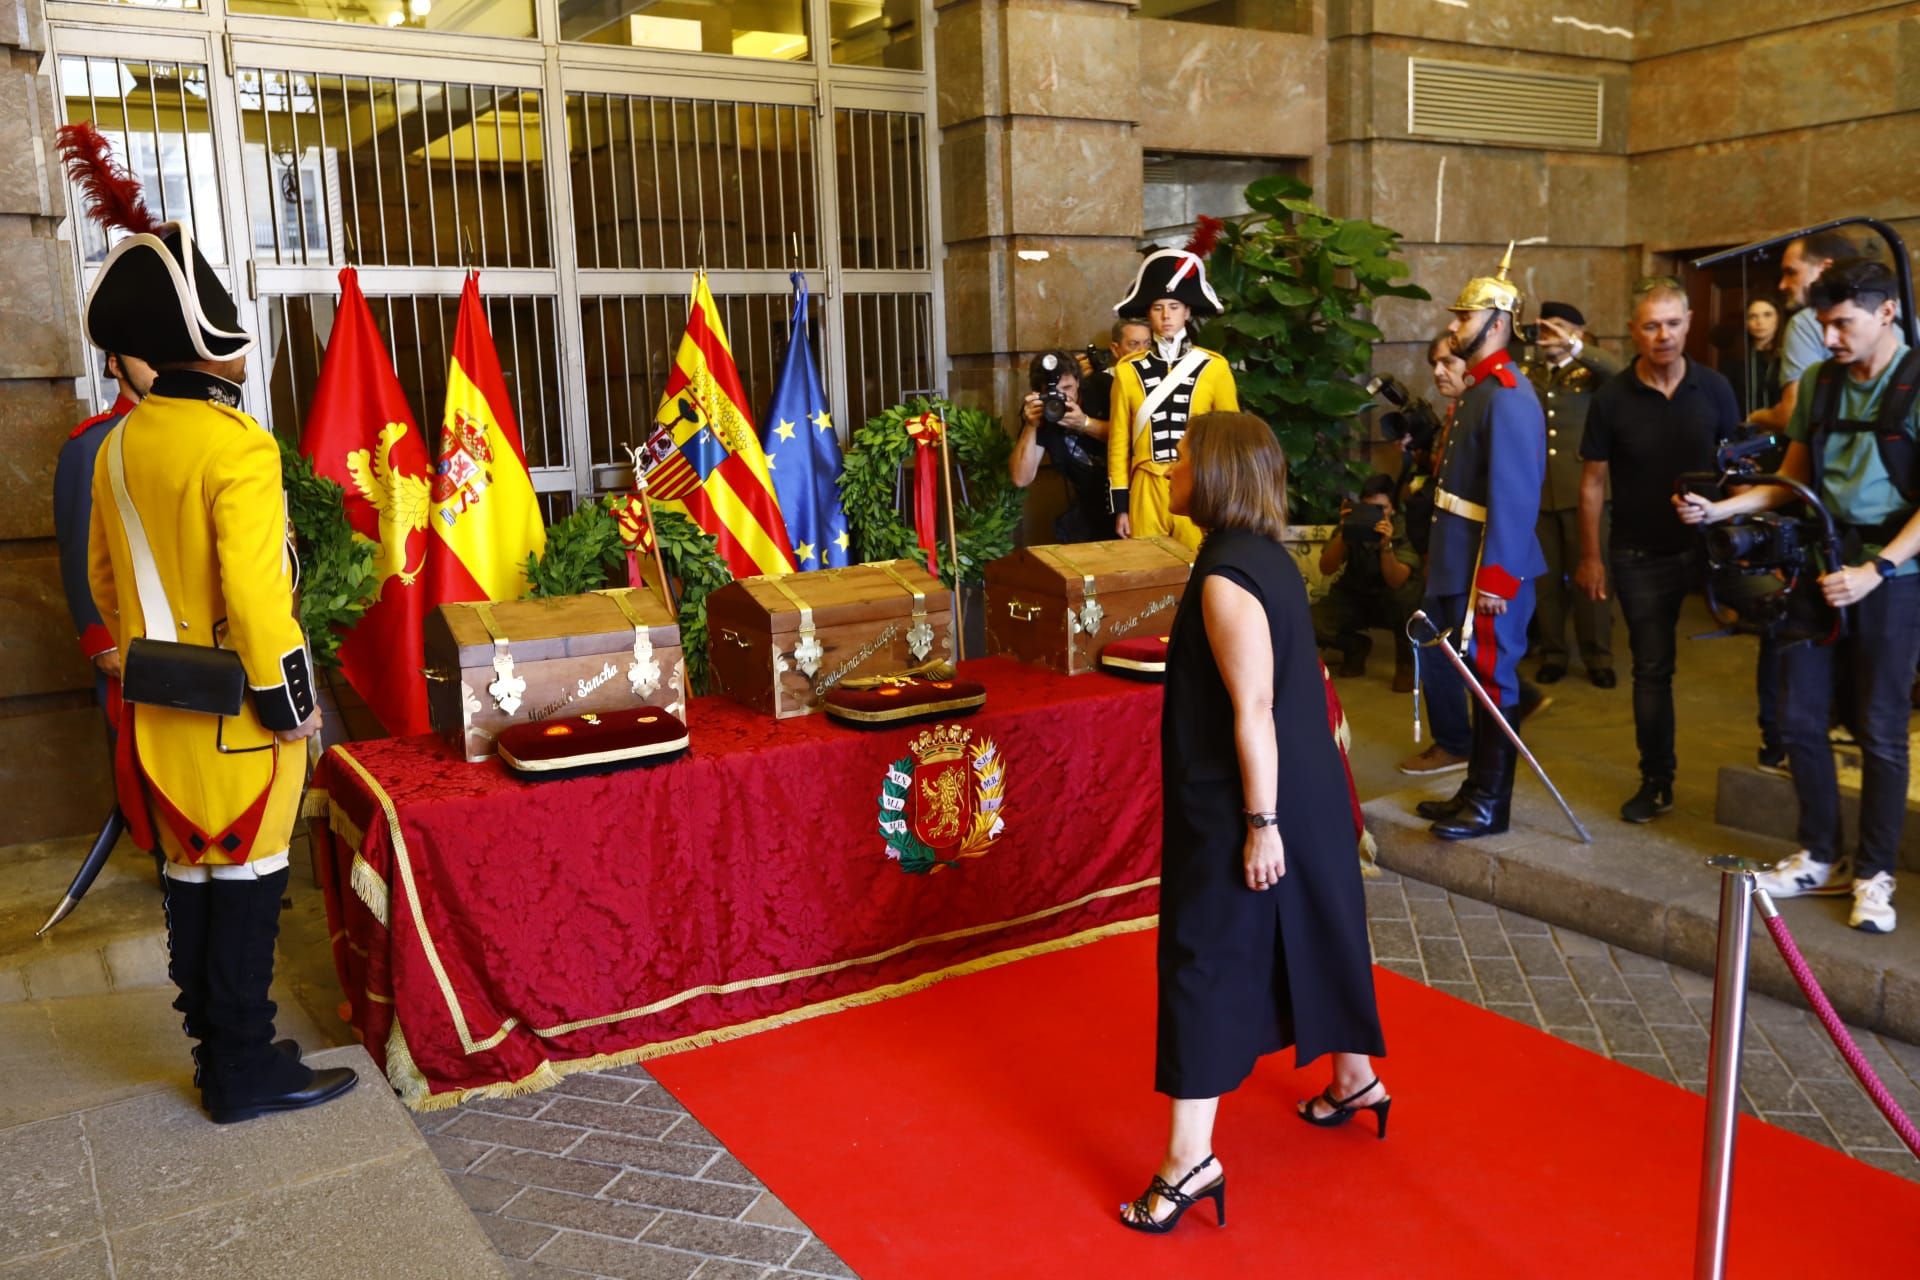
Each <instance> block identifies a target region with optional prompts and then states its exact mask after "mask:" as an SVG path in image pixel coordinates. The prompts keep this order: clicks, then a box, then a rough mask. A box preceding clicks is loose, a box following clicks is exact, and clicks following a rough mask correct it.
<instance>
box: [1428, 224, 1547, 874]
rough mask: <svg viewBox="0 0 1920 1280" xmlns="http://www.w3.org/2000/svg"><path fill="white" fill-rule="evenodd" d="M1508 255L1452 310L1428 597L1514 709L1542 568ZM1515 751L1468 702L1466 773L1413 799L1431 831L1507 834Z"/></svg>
mask: <svg viewBox="0 0 1920 1280" xmlns="http://www.w3.org/2000/svg"><path fill="white" fill-rule="evenodd" d="M1512 263H1513V246H1512V245H1511V244H1509V245H1508V246H1507V254H1506V257H1505V258H1503V259H1501V262H1500V271H1499V274H1497V275H1495V276H1480V277H1477V278H1475V279H1473V280H1470V281H1468V282H1467V286H1466V288H1464V289H1462V290H1461V291H1460V296H1459V298H1457V299H1456V300H1455V301H1454V304H1453V306H1452V307H1451V308H1449V310H1451V311H1452V312H1453V323H1452V324H1450V325H1449V326H1448V327H1447V332H1448V333H1450V334H1452V335H1453V347H1454V350H1455V351H1457V352H1458V353H1459V355H1460V358H1461V359H1462V360H1463V361H1464V362H1465V363H1466V366H1467V393H1466V395H1464V396H1463V397H1461V400H1460V406H1459V409H1458V410H1457V411H1456V413H1455V414H1454V424H1453V430H1452V431H1451V432H1450V433H1449V435H1448V437H1447V444H1446V451H1445V453H1444V454H1443V455H1442V457H1441V459H1440V462H1439V465H1438V467H1437V469H1436V479H1437V481H1438V485H1437V489H1438V491H1437V493H1436V494H1435V495H1434V514H1433V533H1432V538H1431V541H1430V543H1429V545H1428V560H1427V595H1426V601H1425V605H1424V607H1425V609H1426V612H1427V616H1428V617H1429V618H1431V619H1433V621H1434V624H1435V625H1436V626H1437V627H1439V628H1441V630H1442V632H1443V633H1444V634H1445V635H1446V636H1447V643H1452V644H1458V645H1460V646H1462V649H1461V651H1462V653H1463V656H1464V657H1465V658H1466V660H1467V664H1468V665H1469V666H1470V667H1471V668H1472V669H1473V672H1474V675H1475V676H1476V677H1477V678H1478V679H1479V681H1480V683H1481V684H1482V685H1483V686H1485V688H1486V690H1487V692H1488V693H1489V694H1491V695H1492V696H1493V698H1494V700H1495V701H1496V702H1498V703H1499V704H1500V707H1501V708H1502V710H1503V711H1512V710H1515V709H1517V708H1518V707H1519V705H1520V674H1519V670H1518V665H1519V661H1520V657H1521V655H1522V654H1524V653H1525V652H1526V649H1527V622H1528V620H1529V619H1530V618H1531V617H1532V615H1533V591H1534V579H1536V578H1538V577H1539V576H1540V575H1541V574H1543V573H1545V572H1546V570H1547V561H1546V557H1545V556H1544V555H1542V554H1541V551H1540V539H1539V535H1538V532H1537V530H1536V527H1535V525H1536V521H1537V519H1538V517H1539V514H1540V486H1541V482H1542V479H1543V478H1544V476H1545V473H1546V465H1547V420H1546V415H1545V414H1544V413H1543V412H1542V411H1541V408H1540V400H1539V397H1537V396H1536V395H1535V394H1534V392H1533V388H1532V387H1531V386H1530V385H1529V384H1528V383H1527V380H1526V379H1525V378H1524V377H1522V376H1521V374H1520V372H1519V370H1518V369H1516V368H1515V367H1514V364H1513V361H1512V358H1511V357H1510V356H1509V355H1508V354H1507V346H1508V344H1509V342H1511V341H1512V339H1513V331H1514V326H1515V325H1516V324H1518V323H1519V319H1520V308H1521V297H1520V289H1519V287H1518V286H1517V285H1515V284H1514V283H1513V282H1512V281H1510V280H1508V279H1507V271H1508V269H1509V267H1510V266H1511V265H1512ZM1440 661H1443V662H1444V661H1445V659H1444V658H1441V659H1440ZM1508 718H1509V719H1512V718H1513V717H1512V716H1511V715H1509V717H1508ZM1518 758H1519V752H1518V751H1517V750H1516V749H1515V748H1514V745H1513V743H1512V742H1511V741H1510V740H1509V739H1508V737H1507V735H1506V733H1505V731H1504V730H1503V729H1502V728H1501V726H1500V725H1499V724H1498V723H1496V722H1495V721H1494V720H1493V719H1492V717H1490V716H1489V715H1488V714H1487V713H1486V709H1485V708H1484V707H1482V706H1480V705H1478V703H1476V704H1475V706H1474V708H1473V748H1472V754H1471V757H1470V760H1469V763H1468V765H1467V778H1466V781H1465V782H1464V783H1462V784H1461V787H1460V790H1459V791H1458V792H1457V793H1456V794H1455V795H1454V796H1453V797H1452V798H1451V799H1449V800H1430V801H1426V802H1423V803H1422V804H1421V806H1420V814H1421V816H1422V817H1426V818H1431V819H1433V826H1432V828H1431V829H1432V831H1433V833H1434V834H1435V835H1437V836H1439V837H1440V838H1442V839H1444V840H1464V839H1470V838H1472V837H1474V836H1485V835H1493V834H1496V833H1498V832H1501V831H1505V830H1506V829H1507V813H1508V808H1509V806H1510V803H1511V800H1512V796H1513V774H1514V767H1515V765H1516V763H1517V761H1518Z"/></svg>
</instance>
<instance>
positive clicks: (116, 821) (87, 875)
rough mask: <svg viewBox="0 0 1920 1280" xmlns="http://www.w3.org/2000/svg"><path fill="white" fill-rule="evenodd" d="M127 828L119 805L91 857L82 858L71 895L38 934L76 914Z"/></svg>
mask: <svg viewBox="0 0 1920 1280" xmlns="http://www.w3.org/2000/svg"><path fill="white" fill-rule="evenodd" d="M126 829H127V820H126V818H125V817H123V816H122V815H121V813H120V808H119V806H118V805H116V806H114V810H113V812H112V813H109V814H108V815H107V820H106V822H104V823H103V824H101V827H100V834H99V835H97V836H95V837H94V838H93V848H91V849H89V850H87V856H86V857H85V858H83V859H81V861H80V869H79V870H78V871H76V872H74V873H73V883H72V884H70V885H68V886H67V894H66V896H65V897H64V898H62V899H60V905H59V906H57V907H55V908H54V909H53V914H52V915H50V916H48V917H47V922H46V923H45V924H43V925H41V926H40V927H39V929H37V930H35V931H34V935H33V936H34V937H36V938H39V937H44V936H45V935H46V932H47V930H49V929H51V928H53V926H55V925H57V924H59V923H60V922H61V921H62V920H65V919H66V918H67V917H68V916H70V915H72V914H73V909H74V908H75V907H77V906H79V905H80V899H82V898H84V897H86V896H87V890H88V889H91V888H92V887H93V881H94V877H96V876H98V875H99V874H100V868H102V867H104V866H106V865H107V855H109V854H111V853H112V852H113V846H114V845H116V844H118V843H119V842H120V836H121V833H122V832H124V831H125V830H126Z"/></svg>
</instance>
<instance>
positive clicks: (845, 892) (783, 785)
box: [309, 658, 1160, 1109]
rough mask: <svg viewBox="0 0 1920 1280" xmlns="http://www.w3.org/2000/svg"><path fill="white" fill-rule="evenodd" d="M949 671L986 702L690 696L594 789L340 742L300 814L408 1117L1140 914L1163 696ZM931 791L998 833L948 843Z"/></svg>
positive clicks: (1069, 938)
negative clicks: (949, 706)
mask: <svg viewBox="0 0 1920 1280" xmlns="http://www.w3.org/2000/svg"><path fill="white" fill-rule="evenodd" d="M965 670H966V674H967V675H968V676H969V677H971V678H974V679H978V680H980V681H982V682H983V683H984V684H985V685H986V686H987V688H988V690H989V700H988V704H987V706H986V707H984V708H982V709H981V710H980V711H979V712H977V713H975V714H973V715H971V716H967V717H964V718H961V719H940V720H936V721H929V722H922V723H919V724H913V725H905V726H901V727H898V728H888V729H879V730H873V729H865V730H863V729H853V728H848V727H846V726H843V725H840V724H836V723H834V722H832V721H830V720H828V719H827V717H825V716H824V715H815V716H807V717H803V718H799V719H793V720H785V721H774V720H771V719H768V718H766V717H764V716H762V715H759V714H757V713H755V712H751V711H749V710H747V709H746V708H744V707H741V706H739V705H737V704H734V703H732V702H728V701H725V700H723V699H719V698H696V699H694V700H693V702H692V706H691V708H690V714H689V724H690V726H691V729H692V736H693V750H692V752H691V754H689V755H687V756H685V757H683V758H681V759H679V760H676V761H674V762H672V763H669V764H665V765H660V766H657V767H654V768H639V769H632V770H627V771H625V772H620V773H614V774H608V775H603V776H598V777H585V778H576V779H569V780H562V781H550V782H538V783H530V782H523V781H521V780H520V779H518V778H516V777H514V776H513V775H512V774H510V773H509V772H508V771H507V770H506V768H505V767H504V766H502V765H501V764H500V763H499V762H498V761H491V760H490V761H487V762H485V763H482V764H467V763H465V762H463V761H462V760H461V759H459V757H458V756H457V755H456V754H454V753H453V752H452V751H451V750H450V749H449V748H447V747H446V746H444V745H443V744H442V743H441V742H440V741H439V740H438V739H437V738H433V737H416V738H398V739H387V740H382V741H376V742H361V743H353V744H350V745H348V746H341V747H335V748H333V749H332V750H331V751H329V752H327V753H326V755H325V756H323V757H322V759H321V763H320V766H319V769H318V771H317V772H316V774H315V778H314V785H313V792H312V797H311V800H310V805H311V807H310V809H309V813H310V814H312V815H313V816H314V821H313V823H312V829H313V836H314V847H315V854H316V857H315V861H316V864H317V866H318V867H319V873H320V878H321V882H322V888H323V889H324V891H325V894H326V900H327V911H328V918H329V923H330V926H331V932H332V934H333V937H334V939H335V942H334V955H335V961H336V964H337V967H338V969H339V973H340V980H341V984H342V986H343V988H344V989H345V991H346V992H347V995H348V999H349V1001H350V1003H351V1005H352V1019H353V1023H354V1026H355V1029H356V1030H357V1031H358V1032H359V1034H360V1037H361V1039H362V1040H363V1042H364V1043H365V1044H366V1046H367V1048H368V1049H369V1050H371V1051H372V1053H373V1054H374V1056H375V1058H376V1059H378V1058H380V1057H381V1056H382V1055H384V1056H385V1060H386V1069H387V1075H388V1078H389V1079H390V1080H392V1081H393V1083H394V1085H395V1087H396V1088H397V1089H399V1091H400V1093H401V1096H402V1097H403V1098H404V1099H405V1100H406V1101H407V1102H408V1104H409V1105H411V1106H414V1107H416V1108H421V1109H427V1108H433V1107H439V1106H450V1105H452V1104H453V1103H455V1102H458V1101H459V1100H460V1099H462V1098H463V1097H467V1096H471V1095H475V1094H504V1093H513V1092H522V1091H525V1090H530V1089H537V1088H543V1087H546V1086H548V1085H551V1084H553V1083H554V1082H556V1081H557V1080H558V1079H559V1077H560V1076H561V1075H562V1074H565V1073H567V1072H569V1071H580V1070H587V1069H591V1068H596V1067H604V1066H609V1065H615V1064H618V1063H624V1062H633V1061H638V1060H640V1059H643V1058H648V1057H653V1056H657V1055H660V1054H664V1053H671V1052H674V1051H676V1050H679V1049H685V1048H690V1047H693V1046H696V1045H700V1044H706V1043H709V1042H711V1041H713V1040H716V1039H721V1038H724V1037H727V1036H732V1035H743V1034H747V1033H750V1032H752V1031H756V1030H761V1029H764V1028H766V1027H769V1026H775V1025H778V1024H780V1023H782V1022H789V1021H793V1020H795V1019H799V1018H806V1017H813V1016H817V1015H819V1014H823V1013H829V1012H832V1011H834V1010H836V1009H841V1008H846V1007H848V1006H850V1005H855V1004H861V1003H866V1002H869V1001H873V1000H881V999H885V998H887V997H889V996H893V995H899V994H903V993H905V992H907V991H911V990H914V989H916V988H918V987H922V986H925V985H927V984H929V983H931V982H937V981H939V980H940V979H941V978H943V977H948V976H951V975H954V974H957V973H962V972H968V971H971V970H975V969H980V968H985V967H988V966H990V965H994V964H1000V963H1005V962H1006V961H1008V960H1012V959H1017V958H1019V957H1021V956H1024V955H1031V954H1035V953H1038V952H1043V951H1049V950H1055V949H1058V948H1061V947H1068V946H1074V945H1077V944H1079V943H1082V942H1087V941H1091V940H1093V939H1095V938H1099V937H1104V936H1107V935H1109V934H1113V933H1120V932H1125V931H1128V930H1131V929H1138V928H1145V927H1147V926H1149V925H1150V924H1151V923H1152V921H1153V913H1154V912H1155V911H1156V910H1157V909H1158V902H1159V893H1158V880H1157V878H1156V876H1157V872H1158V866H1159V847H1160V829H1159V819H1160V744H1159V724H1160V715H1159V710H1160V708H1159V701H1160V690H1159V689H1158V688H1156V687H1153V686H1149V685H1140V684H1133V683H1128V682H1125V681H1121V680H1117V679H1114V678H1112V677H1109V676H1105V675H1085V676H1078V677H1074V678H1072V679H1068V678H1066V677H1063V676H1058V675H1054V674H1052V673H1051V672H1047V671H1043V670H1041V669H1039V668H1035V667H1027V666H1022V665H1019V664H1017V663H1014V662H1011V661H1008V660H1005V659H998V658H993V659H986V660H983V661H979V662H970V663H968V664H966V668H965ZM961 731H964V732H961ZM916 748H917V749H918V750H917V751H916ZM956 759H957V761H958V763H957V764H956V763H955V760H956ZM916 762H917V763H916ZM916 784H924V786H923V787H922V788H921V791H922V794H923V796H924V797H926V798H927V799H926V800H925V803H924V804H923V800H922V796H916V795H915V787H916ZM941 792H943V793H944V795H945V798H946V800H947V801H949V802H951V801H953V800H954V798H955V797H956V796H957V797H959V799H958V803H959V805H960V811H959V816H960V818H961V819H963V822H962V828H963V830H964V831H969V832H974V833H977V834H978V835H979V836H982V837H984V835H985V833H986V832H988V831H990V830H992V829H993V823H992V822H991V821H986V822H981V821H977V819H980V818H981V817H982V816H983V815H986V816H989V817H997V818H998V819H999V820H1000V825H999V827H998V833H997V835H995V836H994V838H992V839H991V840H990V841H984V842H983V840H982V839H979V838H976V839H973V840H972V841H971V842H970V843H968V842H963V843H961V844H951V843H943V841H942V840H941V839H940V838H939V832H938V831H937V830H936V828H937V826H938V812H937V810H936V809H935V808H934V807H932V806H933V805H934V803H935V801H934V799H933V797H936V794H937V793H941ZM889 798H891V807H890V805H889ZM951 816H953V815H952V814H951V813H949V817H951ZM888 826H890V828H891V830H892V831H893V832H894V834H892V835H889V834H888V833H887V830H885V829H883V828H884V827H888ZM903 830H904V831H906V832H908V833H910V834H909V835H905V836H903V835H902V834H900V833H901V832H902V831H903ZM922 832H924V833H928V834H930V835H932V836H933V837H934V838H932V839H929V840H927V841H925V842H924V843H920V842H918V841H917V840H916V839H915V838H914V833H922ZM916 845H918V847H917V848H916ZM928 847H931V848H932V849H933V851H934V854H935V856H936V857H938V858H939V859H940V862H938V863H935V864H934V866H933V868H932V869H931V870H928V869H924V868H926V865H927V859H926V857H925V856H924V855H925V850H926V849H927V848H928ZM903 849H904V850H905V851H906V852H907V853H908V854H909V856H907V857H904V858H903V857H901V856H900V854H901V852H902V850H903ZM969 849H970V850H971V851H970V852H969V853H968V856H964V857H960V856H956V855H958V854H960V853H961V852H963V851H967V850H969Z"/></svg>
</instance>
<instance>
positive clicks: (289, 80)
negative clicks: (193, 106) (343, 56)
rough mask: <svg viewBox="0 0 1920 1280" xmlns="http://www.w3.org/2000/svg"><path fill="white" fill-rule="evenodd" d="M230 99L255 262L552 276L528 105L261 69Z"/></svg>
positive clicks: (420, 84)
mask: <svg viewBox="0 0 1920 1280" xmlns="http://www.w3.org/2000/svg"><path fill="white" fill-rule="evenodd" d="M235 89H236V92H237V96H238V98H239V104H240V131H241V149H242V155H243V164H244V165H245V183H244V185H245V187H246V191H247V209H248V216H249V222H250V226H251V235H250V242H251V245H252V251H253V254H254V257H255V259H256V260H258V261H260V262H263V263H274V264H277V265H283V266H324V265H328V264H331V263H338V262H346V261H357V262H360V263H363V264H366V265H368V266H407V267H459V266H467V265H471V266H477V267H491V268H516V267H518V268H524V267H548V266H551V265H552V255H551V250H550V245H549V227H548V217H547V193H546V177H545V169H544V166H543V164H542V160H541V126H540V94H539V92H538V91H536V90H532V89H516V88H510V87H503V86H500V85H486V84H467V83H459V82H451V81H439V80H407V79H390V78H383V77H379V76H351V75H321V74H314V73H310V72H304V71H277V70H272V69H267V68H260V67H242V68H240V69H239V71H238V72H237V73H236V75H235Z"/></svg>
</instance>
